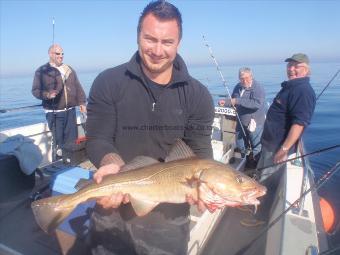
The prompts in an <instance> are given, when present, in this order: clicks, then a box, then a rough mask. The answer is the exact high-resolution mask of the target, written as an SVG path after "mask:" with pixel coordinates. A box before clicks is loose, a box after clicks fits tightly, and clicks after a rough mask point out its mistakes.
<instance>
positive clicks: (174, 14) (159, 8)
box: [137, 0, 182, 40]
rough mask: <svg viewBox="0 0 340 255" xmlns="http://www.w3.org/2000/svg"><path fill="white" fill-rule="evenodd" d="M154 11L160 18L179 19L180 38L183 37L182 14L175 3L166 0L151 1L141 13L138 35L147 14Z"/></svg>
mask: <svg viewBox="0 0 340 255" xmlns="http://www.w3.org/2000/svg"><path fill="white" fill-rule="evenodd" d="M150 13H152V14H153V15H154V16H156V17H157V18H158V19H160V20H172V19H175V20H176V21H177V25H178V30H179V40H181V38H182V15H181V13H180V12H179V10H178V9H177V7H176V6H174V5H173V4H170V3H168V2H167V1H165V0H157V1H152V2H150V3H149V4H148V5H147V6H146V7H145V8H144V10H143V12H142V13H141V15H140V17H139V20H138V27H137V36H138V37H139V34H140V31H141V30H142V23H143V20H144V18H145V16H146V15H148V14H150Z"/></svg>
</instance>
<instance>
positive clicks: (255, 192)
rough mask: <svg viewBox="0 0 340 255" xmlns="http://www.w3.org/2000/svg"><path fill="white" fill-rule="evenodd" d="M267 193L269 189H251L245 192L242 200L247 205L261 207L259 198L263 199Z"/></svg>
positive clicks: (241, 197)
mask: <svg viewBox="0 0 340 255" xmlns="http://www.w3.org/2000/svg"><path fill="white" fill-rule="evenodd" d="M266 193H267V189H266V188H265V187H261V188H255V189H251V190H249V191H246V192H243V193H242V194H241V196H240V200H241V201H242V202H244V203H245V204H250V205H259V204H260V201H259V200H258V199H257V198H258V197H262V196H263V195H265V194H266Z"/></svg>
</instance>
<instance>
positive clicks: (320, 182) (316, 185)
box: [235, 161, 340, 255]
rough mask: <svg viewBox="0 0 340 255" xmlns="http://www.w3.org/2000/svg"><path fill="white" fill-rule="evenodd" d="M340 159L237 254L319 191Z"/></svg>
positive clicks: (246, 248) (245, 249)
mask: <svg viewBox="0 0 340 255" xmlns="http://www.w3.org/2000/svg"><path fill="white" fill-rule="evenodd" d="M339 166H340V161H338V162H337V163H336V164H335V165H334V166H333V167H332V168H331V169H330V170H328V171H327V172H326V173H325V174H324V175H323V176H322V177H321V178H320V179H319V180H318V181H317V182H316V183H314V184H313V185H312V186H311V187H310V188H309V189H308V190H306V191H305V192H303V193H302V194H301V196H300V197H299V198H298V199H296V200H295V201H294V202H293V203H292V204H291V205H290V206H288V208H287V209H286V210H284V211H283V212H282V213H281V214H280V215H279V216H277V217H276V218H275V219H274V220H273V221H272V222H270V223H269V224H268V226H267V227H265V228H264V229H263V230H262V231H261V232H260V233H259V234H258V235H257V236H256V237H255V238H254V239H253V240H252V241H250V242H249V243H248V244H247V245H246V246H245V247H243V248H242V249H240V250H239V251H238V252H237V253H235V254H236V255H242V254H244V253H245V252H246V251H247V250H248V249H249V248H250V247H251V246H252V245H253V244H254V243H255V242H256V241H257V240H258V239H259V238H261V237H262V235H263V234H264V233H266V232H267V231H268V230H269V229H270V228H271V227H272V226H274V225H275V224H276V223H277V222H278V221H279V220H280V219H281V218H282V217H283V216H284V215H285V214H286V213H287V212H288V211H289V210H290V209H292V208H293V207H295V206H297V205H298V204H299V202H300V200H301V199H302V198H304V197H305V196H306V195H307V194H308V193H309V192H311V191H313V192H315V191H318V189H319V188H321V187H322V186H323V185H324V184H325V183H326V182H327V181H328V180H329V179H330V178H331V177H332V176H333V175H334V174H335V173H336V172H337V171H338V170H339V169H340V167H339Z"/></svg>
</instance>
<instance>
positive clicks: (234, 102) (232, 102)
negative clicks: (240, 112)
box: [230, 98, 236, 106]
mask: <svg viewBox="0 0 340 255" xmlns="http://www.w3.org/2000/svg"><path fill="white" fill-rule="evenodd" d="M230 104H231V105H232V106H235V105H236V98H232V99H230Z"/></svg>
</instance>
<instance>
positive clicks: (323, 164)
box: [0, 63, 340, 244]
mask: <svg viewBox="0 0 340 255" xmlns="http://www.w3.org/2000/svg"><path fill="white" fill-rule="evenodd" d="M240 67H241V66H222V67H221V70H222V73H223V75H224V78H225V80H226V81H227V85H228V87H229V90H230V91H232V89H233V87H234V85H235V84H236V82H237V80H238V69H239V68H240ZM250 67H251V68H252V69H253V72H254V76H255V79H256V80H258V81H259V82H261V83H262V84H263V86H264V88H265V91H266V97H267V98H266V99H267V101H268V103H271V101H272V100H273V98H274V96H275V95H276V93H277V92H278V91H279V90H280V83H281V82H282V81H283V80H285V79H286V73H285V64H284V63H282V64H280V65H251V66H250ZM339 69H340V63H314V64H312V75H311V83H312V86H313V88H314V90H315V92H316V95H319V93H320V92H321V91H322V89H323V88H324V87H325V86H326V84H327V83H328V82H329V81H330V79H331V78H332V77H333V75H334V74H335V73H336V72H337V70H339ZM189 71H190V73H191V74H192V76H194V77H195V78H197V79H199V80H200V81H201V82H202V83H203V84H205V85H206V86H207V87H208V88H209V90H210V92H211V93H212V94H226V88H225V87H224V86H223V83H222V81H221V78H220V76H219V74H218V73H217V71H216V68H215V67H214V66H212V65H211V66H209V67H192V68H189ZM97 74H98V72H91V73H78V76H79V80H80V82H81V83H82V85H83V87H84V90H85V92H86V94H87V95H88V92H89V90H90V87H91V84H92V82H93V80H94V78H95V77H96V75H97ZM32 79H33V73H32V76H29V77H11V78H1V79H0V109H14V108H18V107H23V106H31V105H35V104H39V103H40V101H38V100H37V99H35V98H34V97H33V96H32V94H31V86H32ZM214 100H215V102H216V101H217V100H218V97H214ZM339 109H340V75H339V76H338V77H337V78H336V79H335V80H334V81H333V82H332V83H331V85H330V86H329V88H328V89H327V90H326V91H325V92H324V94H323V95H322V96H321V97H320V98H319V100H318V101H317V104H316V109H315V113H314V117H313V120H312V124H311V125H310V126H309V127H308V129H307V130H306V132H305V134H304V142H305V147H306V149H307V152H312V151H316V150H318V149H321V148H325V147H329V146H333V145H337V144H340V110H339ZM43 121H45V115H44V112H43V110H42V109H41V108H40V107H36V108H30V109H27V110H23V111H17V110H13V111H8V112H6V113H0V131H1V130H5V129H9V128H13V127H19V126H23V125H29V124H34V123H39V122H43ZM309 160H310V162H311V165H312V168H313V170H314V174H315V178H316V180H317V179H319V178H320V177H321V176H322V175H323V174H324V173H325V172H327V170H329V169H330V168H331V167H332V166H333V165H334V164H335V163H336V162H338V161H339V160H340V149H337V150H332V151H328V152H324V153H320V154H318V155H315V156H310V158H309ZM339 187H340V171H339V172H338V173H337V174H336V176H335V177H334V178H332V179H331V180H329V181H328V182H327V183H326V184H325V185H324V186H323V187H322V188H321V189H320V190H319V194H321V196H323V197H325V198H327V199H328V200H329V201H331V203H332V204H333V206H334V208H336V211H337V214H338V215H339V216H338V220H339V218H340V196H339V193H340V188H339ZM338 232H340V231H338ZM330 240H331V242H332V243H333V244H335V243H340V233H338V234H336V235H333V236H331V237H330Z"/></svg>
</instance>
